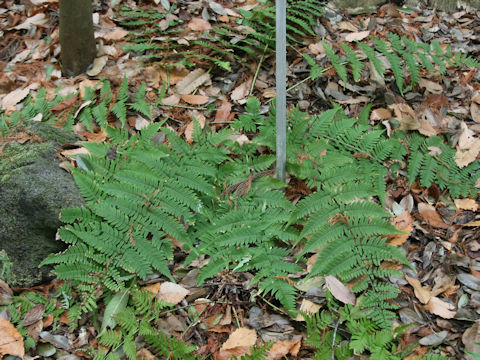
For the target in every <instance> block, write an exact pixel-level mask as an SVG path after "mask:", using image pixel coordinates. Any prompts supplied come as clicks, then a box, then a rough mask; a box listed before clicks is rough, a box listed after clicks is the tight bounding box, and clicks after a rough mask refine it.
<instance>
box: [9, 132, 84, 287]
mask: <svg viewBox="0 0 480 360" xmlns="http://www.w3.org/2000/svg"><path fill="white" fill-rule="evenodd" d="M76 140H77V138H76V137H75V136H74V135H73V134H71V133H68V132H66V131H63V130H61V129H56V128H53V127H51V126H49V125H48V124H45V123H38V122H37V123H28V124H27V125H25V124H23V125H22V126H18V127H16V128H14V129H12V130H11V131H10V132H9V133H8V134H7V135H6V136H5V137H4V138H1V137H0V149H1V152H0V199H1V201H0V213H1V214H2V216H0V250H5V251H6V253H7V255H8V257H9V259H10V260H11V262H12V265H13V267H12V277H11V279H9V283H10V284H11V285H12V286H17V287H18V286H21V287H28V286H32V285H36V284H38V283H40V282H42V281H45V280H47V279H48V278H49V269H47V268H42V269H39V268H38V264H39V263H40V262H41V261H42V260H43V259H44V258H45V257H47V256H48V255H49V254H50V253H52V252H58V251H61V250H62V249H63V248H64V246H63V245H62V244H63V243H62V242H60V241H56V240H55V233H56V230H57V228H58V227H59V226H60V224H61V222H60V220H59V213H60V211H61V210H62V209H63V208H66V207H73V206H78V205H81V204H83V200H82V197H81V195H80V194H79V192H78V189H77V187H76V185H75V183H74V181H73V178H72V176H71V175H70V174H69V173H67V172H66V171H65V170H63V169H61V168H60V167H59V166H58V164H59V159H58V156H57V153H56V151H55V150H56V148H57V147H59V145H60V144H66V143H74V142H75V141H76ZM2 143H3V144H2Z"/></svg>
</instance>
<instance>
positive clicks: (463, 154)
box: [455, 140, 480, 168]
mask: <svg viewBox="0 0 480 360" xmlns="http://www.w3.org/2000/svg"><path fill="white" fill-rule="evenodd" d="M479 153H480V141H478V140H477V141H476V142H475V144H473V145H472V147H470V148H469V149H468V150H467V151H462V150H460V149H457V152H456V153H455V163H456V164H457V165H458V167H459V168H464V167H465V166H468V165H469V164H471V163H472V162H474V161H475V160H476V159H477V156H478V154H479Z"/></svg>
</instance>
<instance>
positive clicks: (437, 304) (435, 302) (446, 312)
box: [425, 296, 457, 319]
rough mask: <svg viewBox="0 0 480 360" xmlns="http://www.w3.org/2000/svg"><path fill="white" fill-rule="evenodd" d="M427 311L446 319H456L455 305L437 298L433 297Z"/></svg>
mask: <svg viewBox="0 0 480 360" xmlns="http://www.w3.org/2000/svg"><path fill="white" fill-rule="evenodd" d="M425 309H426V310H428V311H430V312H431V313H432V314H435V315H438V316H440V317H442V318H444V319H452V318H454V317H455V314H456V313H457V312H456V311H452V310H454V309H455V305H453V304H450V303H447V302H445V301H443V300H441V299H439V298H438V297H436V296H432V297H431V298H430V301H429V302H428V304H427V305H425Z"/></svg>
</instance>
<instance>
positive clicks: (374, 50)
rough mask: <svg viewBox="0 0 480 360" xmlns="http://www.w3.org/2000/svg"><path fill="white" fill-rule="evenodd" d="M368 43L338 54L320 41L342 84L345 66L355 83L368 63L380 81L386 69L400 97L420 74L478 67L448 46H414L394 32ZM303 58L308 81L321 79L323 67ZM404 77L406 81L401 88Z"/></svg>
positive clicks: (342, 47) (345, 79)
mask: <svg viewBox="0 0 480 360" xmlns="http://www.w3.org/2000/svg"><path fill="white" fill-rule="evenodd" d="M371 40H372V41H371V43H367V42H364V41H356V48H355V47H353V46H350V45H347V44H340V53H339V55H337V53H336V52H335V50H334V49H333V47H332V46H331V45H330V44H328V43H327V42H326V41H325V40H324V41H322V44H323V48H324V50H325V55H326V58H327V59H328V60H329V61H330V63H331V66H332V67H333V68H334V69H335V71H336V73H337V74H338V76H339V77H340V79H341V80H342V81H343V83H344V84H347V83H348V81H349V80H348V68H347V66H349V67H350V69H351V73H352V77H353V80H354V81H355V82H358V81H359V80H360V78H361V74H362V72H363V70H364V68H365V64H367V63H370V66H369V69H370V72H375V78H377V79H379V80H380V81H385V80H386V75H387V70H390V73H391V74H392V78H393V80H394V81H395V84H396V87H397V88H398V90H399V91H400V93H401V94H402V95H403V94H404V93H405V92H408V91H410V90H411V89H412V88H413V87H414V86H415V85H417V84H418V82H419V80H420V74H421V72H422V71H427V72H428V73H431V74H434V73H438V74H440V75H442V74H444V73H445V71H446V70H447V66H456V67H471V68H478V67H480V62H479V61H478V60H476V59H474V58H472V57H469V56H467V55H466V54H463V53H461V52H457V53H455V54H453V53H452V51H451V49H450V47H447V48H446V49H443V48H442V47H441V45H440V43H439V42H437V41H432V43H431V44H424V43H418V42H415V41H412V40H410V39H409V38H408V37H406V36H402V37H401V38H400V37H399V36H398V35H397V34H394V33H389V34H388V35H387V39H385V40H381V39H377V38H372V39H371ZM304 56H305V60H306V61H307V63H308V64H309V65H310V66H311V72H310V76H311V77H312V79H316V78H318V77H320V76H322V74H323V72H324V70H325V68H323V67H321V66H320V65H318V64H317V63H316V61H315V60H314V59H312V58H311V57H310V56H309V55H308V54H304ZM382 58H384V59H385V61H383V60H382ZM387 66H388V67H389V68H387ZM407 76H408V77H409V80H410V81H409V84H408V85H407V86H405V82H406V78H407Z"/></svg>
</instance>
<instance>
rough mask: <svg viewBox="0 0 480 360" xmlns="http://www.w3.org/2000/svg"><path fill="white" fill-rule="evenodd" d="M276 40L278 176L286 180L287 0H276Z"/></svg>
mask: <svg viewBox="0 0 480 360" xmlns="http://www.w3.org/2000/svg"><path fill="white" fill-rule="evenodd" d="M275 6H276V31H275V35H276V42H275V44H276V45H275V51H276V52H275V81H276V85H275V86H276V100H277V102H276V106H275V107H276V121H277V134H276V137H277V178H278V179H280V180H282V181H283V182H285V163H286V162H287V98H286V86H287V30H286V28H287V4H286V0H276V1H275Z"/></svg>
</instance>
